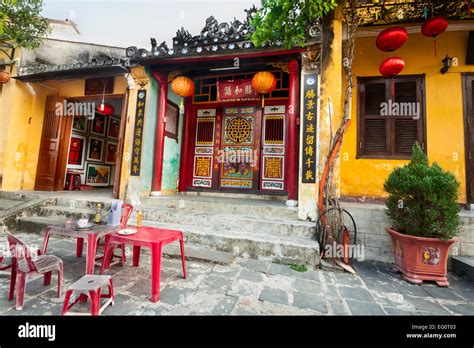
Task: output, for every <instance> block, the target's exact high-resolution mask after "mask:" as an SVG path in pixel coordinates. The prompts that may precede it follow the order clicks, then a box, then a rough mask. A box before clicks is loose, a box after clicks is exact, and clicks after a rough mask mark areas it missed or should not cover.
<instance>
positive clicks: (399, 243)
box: [385, 228, 457, 286]
mask: <svg viewBox="0 0 474 348" xmlns="http://www.w3.org/2000/svg"><path fill="white" fill-rule="evenodd" d="M385 231H387V233H388V234H389V235H390V237H391V238H392V253H393V260H394V270H396V271H399V272H401V273H403V279H405V280H407V281H409V282H410V283H414V284H422V283H423V281H424V280H431V281H435V282H436V284H438V285H439V286H449V282H448V278H447V277H446V275H447V273H448V255H449V250H450V249H451V246H452V245H453V244H454V243H455V242H457V238H453V239H450V240H447V241H444V240H441V239H437V238H423V237H415V236H409V235H406V234H401V233H398V232H397V231H396V230H394V229H393V228H386V229H385Z"/></svg>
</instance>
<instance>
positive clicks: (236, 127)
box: [219, 106, 259, 190]
mask: <svg viewBox="0 0 474 348" xmlns="http://www.w3.org/2000/svg"><path fill="white" fill-rule="evenodd" d="M255 125H256V108H255V107H253V106H252V107H228V108H224V111H223V118H222V128H223V132H222V147H221V151H220V154H219V163H220V187H221V188H226V189H247V190H252V189H257V188H256V187H255V186H256V185H254V175H255V174H256V173H257V174H258V162H259V161H258V150H257V149H258V143H259V142H258V141H256V140H258V139H256V126H255ZM255 169H256V170H255Z"/></svg>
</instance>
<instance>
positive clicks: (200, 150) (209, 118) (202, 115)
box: [192, 109, 217, 188]
mask: <svg viewBox="0 0 474 348" xmlns="http://www.w3.org/2000/svg"><path fill="white" fill-rule="evenodd" d="M216 131H217V130H216V109H199V110H197V121H196V141H195V144H194V145H195V146H194V164H193V181H192V185H193V186H194V187H206V188H211V187H212V186H213V179H212V176H213V175H212V173H213V171H212V168H213V163H214V142H215V139H216V136H215V135H216V134H215V132H216Z"/></svg>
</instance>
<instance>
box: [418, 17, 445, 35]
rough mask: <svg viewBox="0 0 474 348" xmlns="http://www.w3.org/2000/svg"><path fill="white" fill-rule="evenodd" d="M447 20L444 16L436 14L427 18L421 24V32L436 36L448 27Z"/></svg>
mask: <svg viewBox="0 0 474 348" xmlns="http://www.w3.org/2000/svg"><path fill="white" fill-rule="evenodd" d="M448 25H449V23H448V20H447V19H446V17H444V16H436V17H432V18H430V19H428V20H427V21H426V22H425V23H423V25H422V26H421V33H422V34H423V35H425V36H427V37H436V36H438V35H439V34H442V33H444V32H445V30H446V29H447V28H448Z"/></svg>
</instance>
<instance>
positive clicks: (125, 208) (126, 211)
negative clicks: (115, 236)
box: [96, 203, 133, 266]
mask: <svg viewBox="0 0 474 348" xmlns="http://www.w3.org/2000/svg"><path fill="white" fill-rule="evenodd" d="M132 212H133V205H131V204H126V203H125V204H122V215H121V216H120V227H121V228H125V227H126V226H127V224H128V220H129V219H130V216H131V215H132ZM98 245H100V240H99V242H98ZM104 247H105V246H104ZM117 248H118V249H121V250H122V254H121V255H115V254H114V253H112V259H113V258H118V259H120V260H121V261H122V266H125V263H126V262H127V258H126V255H125V254H126V253H125V244H123V243H110V246H109V249H113V250H114V251H115V249H117ZM105 254H106V250H104V255H105ZM103 257H104V256H103V255H102V256H98V257H96V261H97V260H100V259H102V258H103Z"/></svg>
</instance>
